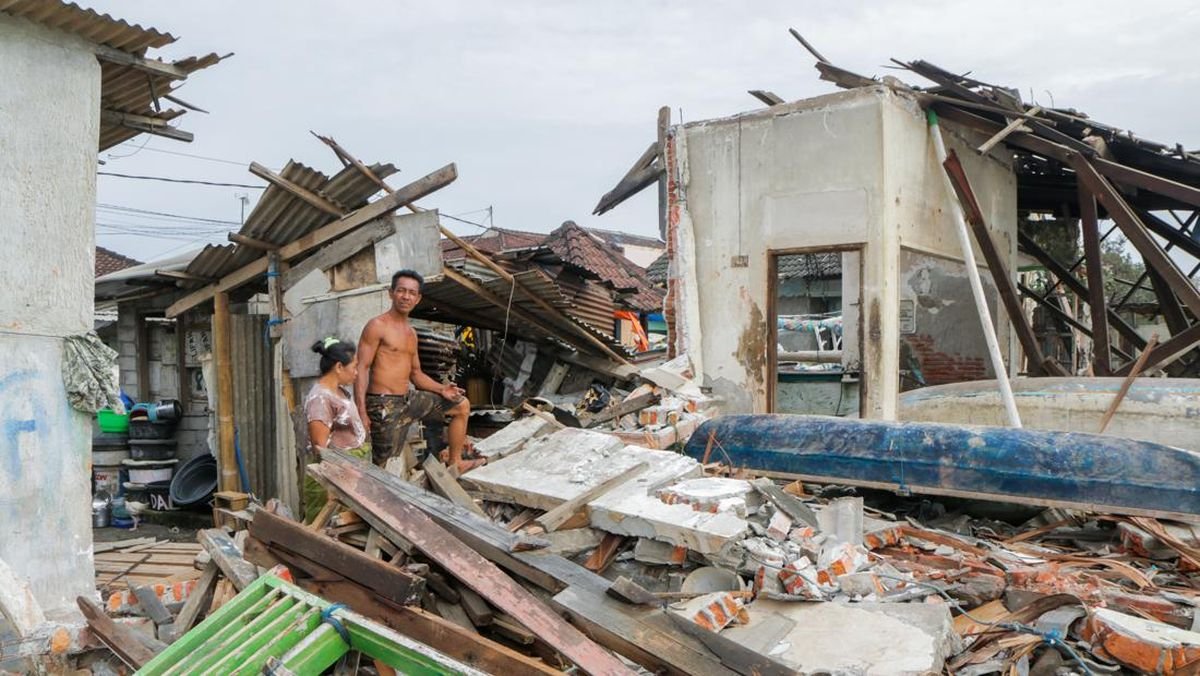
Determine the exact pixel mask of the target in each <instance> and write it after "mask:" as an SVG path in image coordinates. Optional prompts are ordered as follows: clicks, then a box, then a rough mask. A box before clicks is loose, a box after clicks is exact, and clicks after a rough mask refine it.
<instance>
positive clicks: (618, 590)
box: [605, 576, 663, 608]
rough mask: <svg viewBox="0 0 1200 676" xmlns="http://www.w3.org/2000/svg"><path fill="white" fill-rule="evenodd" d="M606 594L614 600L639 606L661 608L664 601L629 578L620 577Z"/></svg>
mask: <svg viewBox="0 0 1200 676" xmlns="http://www.w3.org/2000/svg"><path fill="white" fill-rule="evenodd" d="M605 593H606V594H608V595H609V596H611V597H613V598H614V599H618V600H621V601H624V602H625V603H632V604H633V605H638V606H653V607H655V608H661V607H662V605H663V600H662V599H660V598H659V597H657V596H655V595H654V594H653V593H652V592H651V591H650V590H648V589H646V588H645V587H643V586H642V585H640V584H638V583H636V582H634V581H633V580H630V579H629V578H627V577H624V576H622V577H618V578H617V579H616V580H613V583H612V586H611V587H609V588H608V589H606V590H605Z"/></svg>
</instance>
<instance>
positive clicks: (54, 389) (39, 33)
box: [0, 15, 100, 613]
mask: <svg viewBox="0 0 1200 676" xmlns="http://www.w3.org/2000/svg"><path fill="white" fill-rule="evenodd" d="M99 111H100V67H99V65H98V64H97V62H96V58H95V56H93V55H92V52H91V51H90V50H89V49H88V48H87V46H86V45H85V43H83V42H82V41H79V40H77V39H74V38H71V37H69V36H67V35H65V34H60V33H57V32H54V31H51V30H48V29H44V28H41V27H38V26H35V25H32V24H30V23H28V22H25V21H22V20H17V19H13V18H10V17H8V16H5V15H0V252H3V253H2V254H0V255H3V260H4V264H3V265H0V288H3V289H4V293H3V294H0V352H2V353H3V354H4V355H6V359H4V360H0V485H3V486H4V490H3V491H0V522H3V523H4V528H3V529H0V559H3V560H4V562H5V563H6V564H8V566H9V567H10V568H11V569H12V570H13V572H14V573H15V574H16V575H17V576H18V577H19V578H22V579H24V580H25V581H27V582H28V583H29V585H30V588H31V589H32V591H33V593H34V597H35V598H36V599H37V601H38V602H39V603H40V604H41V605H42V607H43V608H44V609H46V610H47V612H50V613H53V612H54V611H55V610H66V609H70V608H73V607H74V606H75V597H76V596H78V595H80V594H87V595H93V594H95V584H94V580H93V568H92V554H91V546H92V537H91V536H92V533H91V507H90V505H91V490H90V466H91V428H90V425H89V418H88V416H86V415H85V414H82V413H79V412H77V411H75V410H74V409H72V408H71V407H70V405H69V404H68V403H67V399H66V392H65V390H64V388H63V384H62V374H61V358H62V340H61V337H62V336H66V335H71V334H79V333H83V332H86V331H88V330H90V329H91V324H92V289H93V274H94V273H93V267H92V265H93V264H92V257H93V251H94V238H93V226H92V224H93V213H94V207H95V195H96V178H95V177H96V146H97V143H98V135H99Z"/></svg>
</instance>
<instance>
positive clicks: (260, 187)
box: [96, 171, 266, 190]
mask: <svg viewBox="0 0 1200 676" xmlns="http://www.w3.org/2000/svg"><path fill="white" fill-rule="evenodd" d="M96 174H97V175H99V176H115V177H117V178H133V179H138V180H142V181H163V182H166V183H188V184H191V185H211V186H216V187H219V188H248V189H252V190H266V186H264V185H250V184H248V183H220V182H217V181H201V180H197V179H190V178H168V177H166V176H140V175H136V174H118V173H116V172H113V171H97V172H96Z"/></svg>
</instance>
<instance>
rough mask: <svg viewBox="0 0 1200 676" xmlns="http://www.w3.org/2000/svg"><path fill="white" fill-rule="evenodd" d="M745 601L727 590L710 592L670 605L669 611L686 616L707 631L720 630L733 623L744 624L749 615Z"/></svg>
mask: <svg viewBox="0 0 1200 676" xmlns="http://www.w3.org/2000/svg"><path fill="white" fill-rule="evenodd" d="M744 606H745V602H744V601H742V599H741V598H739V597H737V596H734V595H733V594H730V593H729V592H712V593H710V594H705V595H704V596H697V597H696V598H694V599H691V600H689V601H684V602H682V603H678V604H675V605H672V606H671V611H672V612H675V613H678V614H680V615H682V616H683V617H686V618H687V619H689V620H691V621H692V622H695V623H696V624H698V625H700V626H701V627H704V628H705V629H707V630H709V631H720V630H722V629H724V628H725V627H727V626H729V625H730V624H733V623H735V622H736V623H739V624H744V623H745V622H747V621H749V617H748V616H747V615H746V611H745V610H744Z"/></svg>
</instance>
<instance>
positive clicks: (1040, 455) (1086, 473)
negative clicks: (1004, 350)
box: [684, 415, 1200, 521]
mask: <svg viewBox="0 0 1200 676" xmlns="http://www.w3.org/2000/svg"><path fill="white" fill-rule="evenodd" d="M710 438H711V439H712V441H711V443H710V442H709V439H710ZM684 452H685V453H686V454H687V455H689V456H691V457H693V458H697V459H701V460H705V459H706V457H705V456H706V453H707V456H708V457H707V460H710V461H723V462H726V463H728V464H730V465H732V466H733V467H735V468H743V467H744V468H747V469H750V470H753V471H755V472H757V473H759V474H762V475H765V476H774V477H778V478H796V479H803V480H807V481H818V482H826V483H843V484H850V485H857V486H865V487H871V488H883V489H887V490H892V491H896V492H900V493H918V494H933V495H949V496H955V497H963V498H973V499H987V500H1000V501H1006V502H1017V503H1023V504H1031V505H1040V506H1046V507H1064V508H1069V509H1081V510H1087V511H1097V512H1108V513H1114V514H1130V515H1135V516H1153V517H1165V518H1174V519H1180V520H1186V521H1197V520H1200V453H1196V452H1193V451H1188V450H1184V449H1180V448H1175V447H1172V446H1166V445H1163V444H1155V443H1151V442H1147V441H1138V440H1134V439H1122V438H1116V437H1109V436H1101V435H1097V434H1086V433H1080V432H1053V431H1045V430H1031V429H1013V428H1006V427H982V426H967V425H949V424H940V423H924V422H884V421H870V420H852V419H846V418H834V417H826V416H802V415H729V416H721V417H718V418H715V419H713V420H709V421H707V422H705V423H704V424H702V425H701V426H700V427H699V428H698V429H697V430H696V432H695V434H693V435H692V437H691V439H690V440H689V441H688V444H687V446H686V448H685V450H684Z"/></svg>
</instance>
